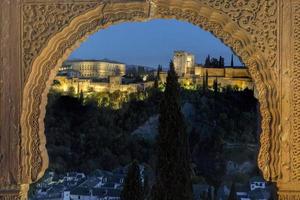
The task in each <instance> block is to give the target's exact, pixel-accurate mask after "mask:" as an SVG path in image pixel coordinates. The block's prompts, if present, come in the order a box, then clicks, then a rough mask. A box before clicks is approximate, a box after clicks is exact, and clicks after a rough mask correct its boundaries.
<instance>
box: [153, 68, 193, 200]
mask: <svg viewBox="0 0 300 200" xmlns="http://www.w3.org/2000/svg"><path fill="white" fill-rule="evenodd" d="M179 97H180V86H179V83H178V78H177V75H176V73H175V70H174V65H173V63H172V62H171V63H170V70H169V72H168V77H167V83H166V90H165V92H164V95H163V98H162V101H161V104H160V117H159V128H158V129H159V135H158V137H157V166H156V183H155V187H154V194H153V199H155V200H182V199H185V200H191V199H192V198H193V195H192V186H191V169H190V156H189V155H190V152H189V148H188V134H187V132H186V126H185V121H184V116H183V114H182V113H181V104H180V98H179Z"/></svg>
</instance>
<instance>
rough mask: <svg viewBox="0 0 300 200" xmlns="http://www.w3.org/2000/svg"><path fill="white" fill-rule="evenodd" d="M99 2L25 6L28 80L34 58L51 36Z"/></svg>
mask: <svg viewBox="0 0 300 200" xmlns="http://www.w3.org/2000/svg"><path fill="white" fill-rule="evenodd" d="M96 5H97V2H87V3H69V4H66V3H58V4H38V3H36V4H35V3H28V4H25V5H24V6H23V30H24V31H23V48H22V49H23V66H24V68H23V76H24V81H25V82H26V80H27V77H28V74H29V73H30V70H31V69H30V67H31V65H32V61H33V60H34V58H35V57H36V56H37V55H38V54H39V53H40V51H41V49H42V48H44V47H45V46H46V44H47V42H48V40H49V39H50V38H51V36H52V35H53V34H55V33H57V32H59V31H61V30H62V29H63V28H65V26H66V25H67V24H69V23H70V21H71V20H72V19H74V17H76V16H78V15H80V14H82V13H84V12H87V11H89V10H91V9H93V8H94V7H95V6H96Z"/></svg>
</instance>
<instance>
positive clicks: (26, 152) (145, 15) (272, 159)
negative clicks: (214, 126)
mask: <svg viewBox="0 0 300 200" xmlns="http://www.w3.org/2000/svg"><path fill="white" fill-rule="evenodd" d="M276 8H277V0H265V1H259V0H238V1H232V0H223V1H220V0H152V1H144V0H128V1H125V2H124V1H121V0H120V1H117V0H112V1H100V2H99V1H96V0H94V1H93V0H91V1H90V2H87V1H86V2H84V3H82V2H79V3H78V2H77V3H76V2H75V3H74V2H70V3H63V4H59V3H52V4H51V3H49V4H47V3H45V4H37V5H36V4H30V3H28V4H24V6H23V9H26V11H24V16H23V27H24V33H23V60H24V62H23V68H24V76H23V80H24V83H25V86H24V92H23V103H22V115H21V128H22V136H21V148H22V149H21V158H22V160H21V163H22V165H21V170H22V171H21V176H22V177H21V181H22V183H24V184H29V183H31V182H33V181H36V180H37V179H39V178H40V177H41V176H42V175H43V173H44V171H45V169H46V168H47V165H48V157H47V151H46V148H45V142H46V139H45V135H44V117H45V109H46V104H47V94H48V91H49V88H50V85H51V82H52V80H53V79H54V77H55V75H56V72H57V70H58V67H59V66H60V65H61V64H62V62H63V61H64V60H65V59H66V58H67V57H68V55H69V54H70V53H71V52H72V51H73V50H74V49H75V48H76V47H77V46H78V45H79V44H80V43H81V42H83V41H84V40H85V39H86V38H87V37H88V36H89V35H91V34H92V33H94V32H96V31H98V30H100V29H104V28H106V27H108V26H110V25H113V24H117V23H121V22H129V21H147V20H150V19H157V18H162V19H170V18H174V19H178V20H183V21H187V22H189V23H192V24H194V25H197V26H199V27H200V28H203V29H204V30H207V31H210V32H211V33H212V34H213V35H215V36H216V37H217V38H219V39H221V40H222V41H223V42H224V43H225V44H226V45H228V46H229V47H231V48H232V49H233V51H234V52H235V53H236V54H237V55H238V56H239V57H240V58H241V59H242V60H243V62H244V63H245V64H246V65H247V66H248V68H249V72H250V74H251V76H252V78H253V80H254V82H255V85H256V89H257V91H258V98H259V102H260V105H261V107H260V111H261V117H262V123H261V126H262V127H261V128H262V133H261V138H260V141H261V148H260V153H259V158H258V164H259V167H260V169H261V170H262V172H263V175H264V177H265V179H267V180H271V181H277V180H278V179H280V177H281V176H282V174H284V173H285V172H284V170H282V169H281V168H282V167H281V164H280V162H279V161H280V156H279V152H280V151H279V147H280V139H279V130H278V127H279V112H278V102H279V101H278V91H277V78H278V77H277V75H276V74H277V70H278V69H276V66H277V65H276V53H277V52H276V51H277V47H276V44H277V33H276V23H277V21H276V20H277V18H276V16H275V14H276ZM45 13H46V14H45ZM33 22H35V23H33ZM41 29H42V30H41ZM299 168H300V167H299ZM285 176H289V175H287V174H285Z"/></svg>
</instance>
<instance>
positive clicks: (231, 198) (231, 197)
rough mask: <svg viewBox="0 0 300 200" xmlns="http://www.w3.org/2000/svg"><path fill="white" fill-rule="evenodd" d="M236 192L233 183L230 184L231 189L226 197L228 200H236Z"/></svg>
mask: <svg viewBox="0 0 300 200" xmlns="http://www.w3.org/2000/svg"><path fill="white" fill-rule="evenodd" d="M235 193H236V190H235V183H232V185H231V189H230V193H229V196H228V200H236V195H235Z"/></svg>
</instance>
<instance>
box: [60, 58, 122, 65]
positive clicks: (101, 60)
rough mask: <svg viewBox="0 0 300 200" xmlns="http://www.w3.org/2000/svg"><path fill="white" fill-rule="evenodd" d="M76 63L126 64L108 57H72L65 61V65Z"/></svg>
mask: <svg viewBox="0 0 300 200" xmlns="http://www.w3.org/2000/svg"><path fill="white" fill-rule="evenodd" d="M72 62H73V63H74V62H105V63H114V64H125V63H122V62H119V61H115V60H110V59H107V58H104V59H100V60H98V59H72V60H67V61H65V63H64V65H68V64H67V63H72Z"/></svg>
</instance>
